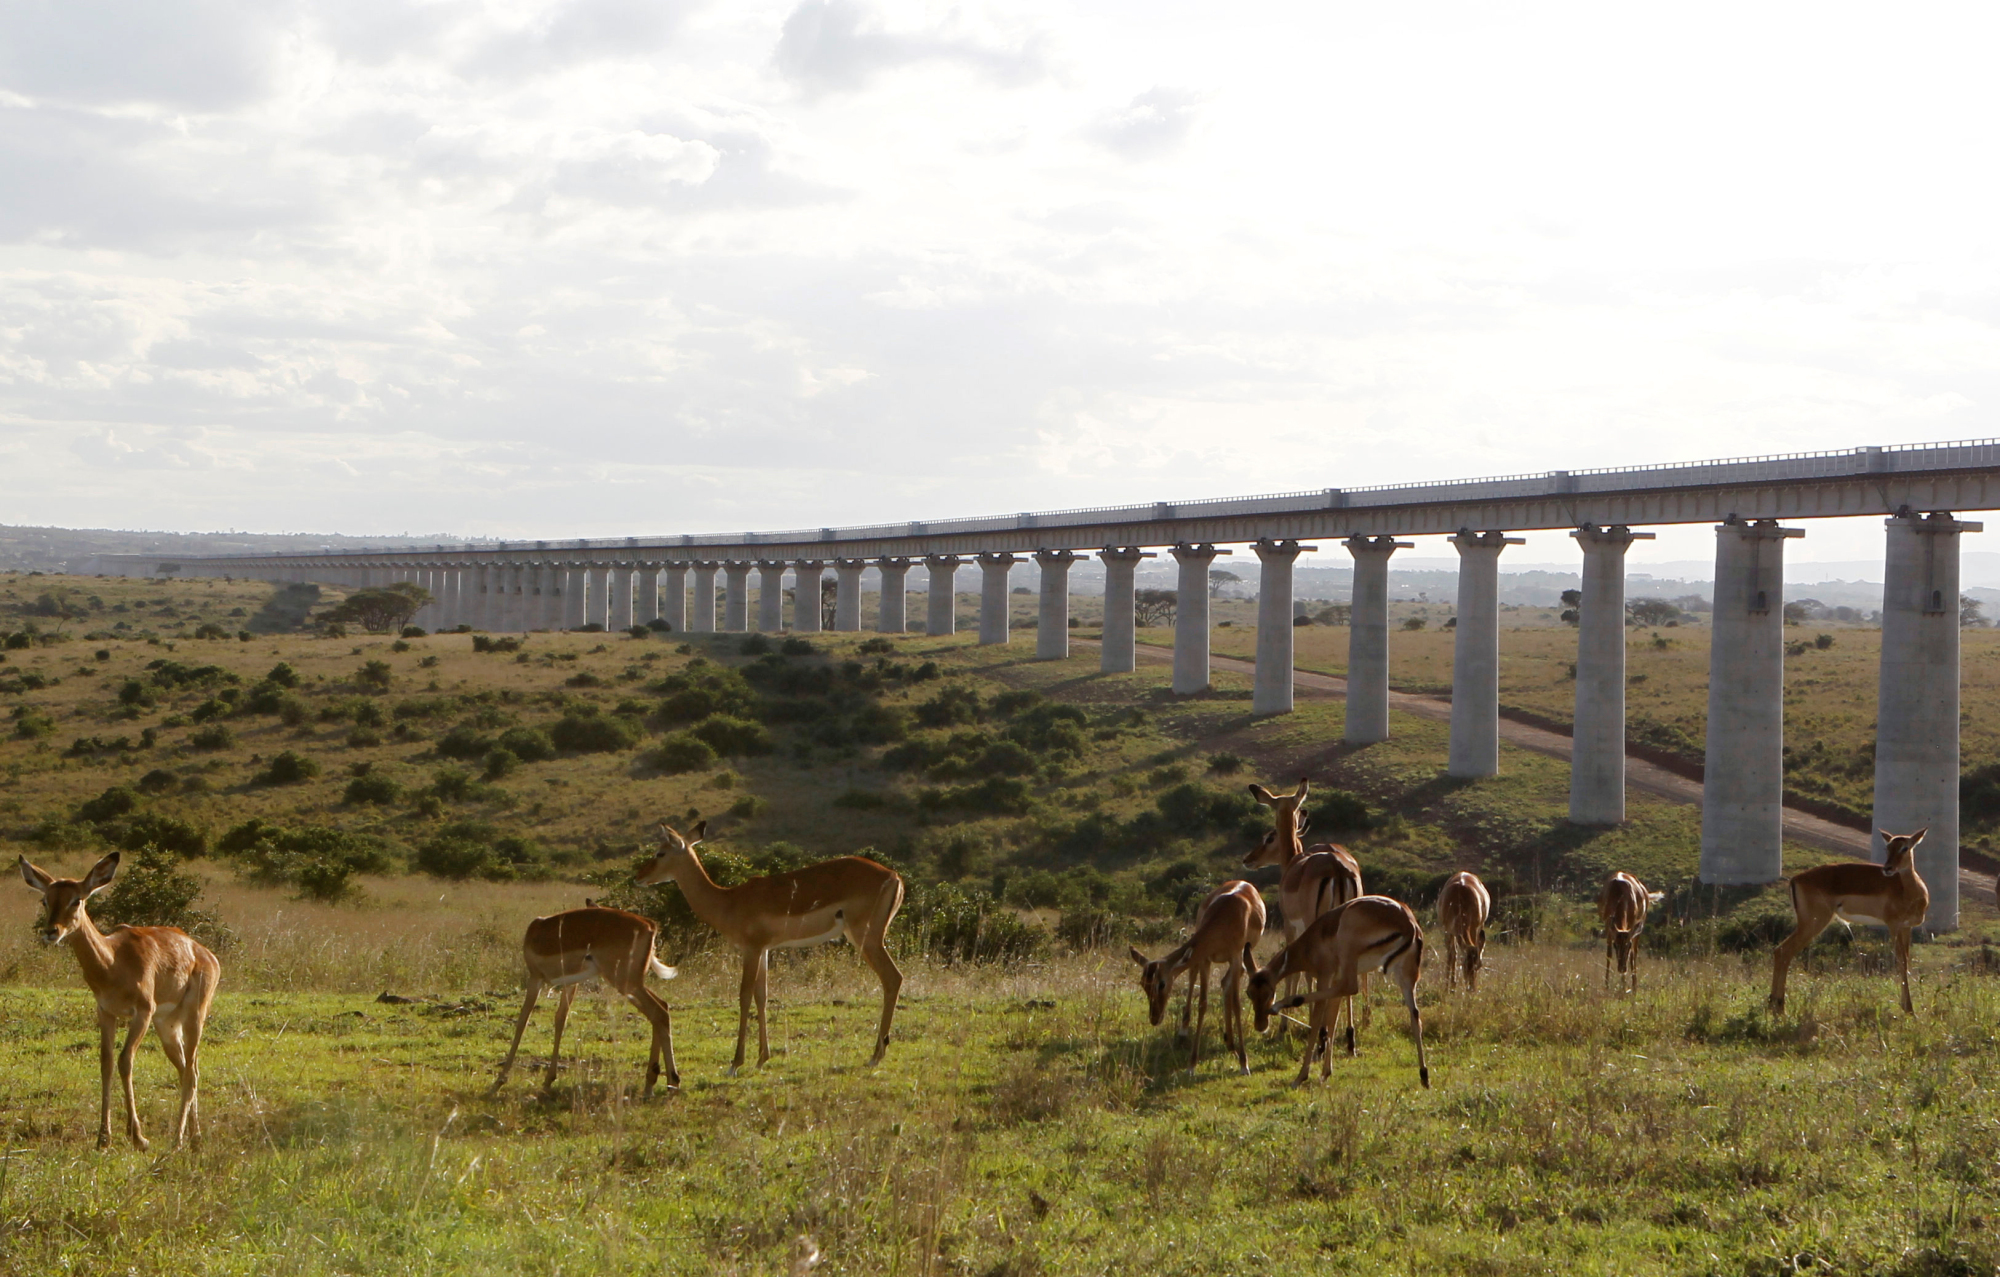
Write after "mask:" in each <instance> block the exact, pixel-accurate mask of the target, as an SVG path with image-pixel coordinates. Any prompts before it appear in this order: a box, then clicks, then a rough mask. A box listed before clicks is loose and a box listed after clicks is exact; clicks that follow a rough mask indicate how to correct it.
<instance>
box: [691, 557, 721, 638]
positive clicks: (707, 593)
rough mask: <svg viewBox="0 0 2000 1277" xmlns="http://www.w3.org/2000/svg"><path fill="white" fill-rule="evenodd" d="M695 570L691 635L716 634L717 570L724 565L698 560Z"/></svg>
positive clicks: (707, 560)
mask: <svg viewBox="0 0 2000 1277" xmlns="http://www.w3.org/2000/svg"><path fill="white" fill-rule="evenodd" d="M689 566H690V567H692V568H693V569H694V586H693V592H694V610H693V612H692V613H691V614H690V616H689V617H688V632H689V633H690V634H713V633H715V570H716V569H717V568H718V567H721V566H722V565H721V564H719V563H717V562H715V561H714V560H711V559H697V560H696V561H695V562H694V563H692V564H690V565H689Z"/></svg>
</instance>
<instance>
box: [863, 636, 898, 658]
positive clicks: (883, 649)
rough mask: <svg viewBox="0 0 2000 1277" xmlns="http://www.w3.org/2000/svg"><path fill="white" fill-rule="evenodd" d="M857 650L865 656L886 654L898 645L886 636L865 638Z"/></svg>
mask: <svg viewBox="0 0 2000 1277" xmlns="http://www.w3.org/2000/svg"><path fill="white" fill-rule="evenodd" d="M856 650H858V651H859V652H860V653H861V654H862V655H863V656H886V655H888V654H889V653H891V652H893V651H895V650H896V645H895V643H893V642H891V641H890V640H888V639H885V638H872V639H863V640H862V641H861V646H860V647H859V648H858V649H856Z"/></svg>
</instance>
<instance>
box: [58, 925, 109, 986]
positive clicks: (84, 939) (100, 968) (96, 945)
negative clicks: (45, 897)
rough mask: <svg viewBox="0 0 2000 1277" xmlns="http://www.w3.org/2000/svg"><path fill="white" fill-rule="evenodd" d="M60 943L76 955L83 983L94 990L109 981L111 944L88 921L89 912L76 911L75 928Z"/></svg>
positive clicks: (95, 926)
mask: <svg viewBox="0 0 2000 1277" xmlns="http://www.w3.org/2000/svg"><path fill="white" fill-rule="evenodd" d="M62 942H63V943H64V944H66V945H68V946H69V950H70V952H71V953H74V954H75V955H76V960H77V963H78V964H79V965H80V966H82V967H83V982H84V983H85V984H88V985H90V986H91V987H92V988H96V987H97V986H98V985H101V984H105V983H108V982H109V981H110V979H111V942H110V941H108V940H106V939H105V938H104V933H103V932H102V931H99V930H98V929H97V924H96V923H94V922H92V921H91V920H90V911H89V910H87V909H78V910H77V911H76V927H75V929H74V930H72V931H71V932H70V933H69V934H68V935H66V936H64V937H63V939H62Z"/></svg>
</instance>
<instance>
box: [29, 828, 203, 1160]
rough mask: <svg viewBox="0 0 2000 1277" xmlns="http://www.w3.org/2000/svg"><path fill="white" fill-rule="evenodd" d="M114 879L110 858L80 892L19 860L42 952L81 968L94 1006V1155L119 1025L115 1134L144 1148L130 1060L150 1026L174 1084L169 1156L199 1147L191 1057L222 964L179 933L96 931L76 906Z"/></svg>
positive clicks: (107, 1131)
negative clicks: (192, 1143) (176, 1107)
mask: <svg viewBox="0 0 2000 1277" xmlns="http://www.w3.org/2000/svg"><path fill="white" fill-rule="evenodd" d="M117 872H118V853H117V852H115V851H114V852H112V853H111V854H110V855H108V856H106V857H105V858H104V859H102V860H100V861H98V862H97V863H96V864H95V865H94V866H92V867H91V870H90V872H89V873H87V874H85V875H84V876H83V880H82V881H81V882H79V881H77V880H76V879H74V878H54V877H50V876H49V875H48V874H46V873H43V872H42V871H41V870H39V869H37V868H35V867H34V866H33V865H31V864H29V863H28V860H27V857H25V856H23V857H21V877H22V878H23V879H25V880H26V881H27V884H28V885H29V886H30V887H33V888H34V889H35V890H36V891H39V892H41V893H42V908H43V910H44V916H43V918H42V924H41V926H40V927H39V928H38V930H39V931H40V933H41V937H42V943H43V944H66V945H68V946H69V949H70V952H71V953H74V954H75V955H76V960H77V964H78V965H79V966H81V967H82V968H83V982H84V983H85V984H86V985H89V986H90V992H91V994H92V995H93V996H94V997H96V999H97V1035H98V1037H97V1067H98V1074H99V1077H100V1080H101V1081H102V1083H103V1096H102V1099H101V1101H100V1103H99V1105H98V1110H97V1147H99V1148H109V1147H110V1146H111V1057H112V1047H113V1046H114V1045H115V1044H116V1042H117V1038H118V1024H119V1022H120V1021H121V1020H122V1021H124V1022H125V1024H126V1025H127V1026H128V1027H127V1029H126V1033H125V1049H124V1050H123V1051H121V1052H119V1053H118V1078H119V1080H120V1081H121V1082H122V1083H124V1087H125V1132H126V1134H128V1135H130V1136H131V1137H132V1142H133V1143H134V1144H136V1145H138V1146H139V1148H140V1150H141V1151H144V1150H145V1149H147V1148H150V1147H151V1145H150V1144H149V1143H148V1142H147V1140H146V1136H145V1134H144V1133H143V1132H142V1131H141V1130H140V1129H139V1109H138V1105H137V1103H136V1102H135V1101H134V1099H133V1096H132V1056H133V1053H134V1052H135V1051H137V1050H138V1049H139V1039H140V1038H142V1037H144V1036H146V1026H147V1025H149V1024H150V1025H152V1026H154V1027H155V1028H156V1029H158V1030H159V1037H160V1049H161V1050H162V1051H164V1052H165V1053H166V1056H167V1062H168V1063H170V1064H172V1065H173V1066H174V1068H175V1070H176V1071H177V1072H179V1073H180V1075H181V1110H180V1118H179V1120H178V1121H177V1122H176V1123H175V1124H174V1144H175V1145H176V1146H177V1147H178V1146H179V1145H182V1144H185V1143H186V1142H187V1138H188V1136H189V1135H190V1134H192V1135H194V1136H195V1138H197V1139H199V1138H200V1137H201V1114H200V1112H199V1111H198V1105H197V1099H196V1090H197V1089H198V1088H199V1087H200V1085H201V1065H200V1063H199V1062H198V1060H197V1058H196V1057H197V1055H198V1053H199V1052H200V1050H201V1030H202V1025H203V1024H205V1023H206V1022H207V1020H208V1004H209V1003H210V1002H211V1001H213V1000H214V998H215V986H216V983H217V982H218V981H220V980H221V978H222V964H221V963H219V962H217V961H216V960H215V955H214V954H212V953H210V952H209V951H208V950H207V949H205V948H203V947H202V946H201V945H200V944H197V943H196V942H195V940H194V939H193V938H192V937H191V936H189V935H188V933H187V932H185V931H182V930H181V929H180V928H179V927H113V928H112V929H111V930H110V931H108V932H105V931H99V930H98V929H97V924H96V923H94V922H92V921H91V920H90V914H89V913H88V912H86V911H85V909H84V902H85V901H86V900H88V899H90V897H92V896H94V895H96V894H97V893H98V892H100V891H102V890H104V889H105V888H106V887H108V886H110V885H111V877H112V875H113V874H115V873H117Z"/></svg>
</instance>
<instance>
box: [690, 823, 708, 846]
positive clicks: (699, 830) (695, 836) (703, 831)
mask: <svg viewBox="0 0 2000 1277" xmlns="http://www.w3.org/2000/svg"><path fill="white" fill-rule="evenodd" d="M707 837H708V822H707V821H705V820H704V821H702V822H701V823H700V824H698V825H696V826H695V827H694V828H693V829H690V830H688V840H687V845H688V846H690V847H692V846H694V845H695V844H696V843H698V842H701V841H702V840H703V839H705V838H707Z"/></svg>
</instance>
